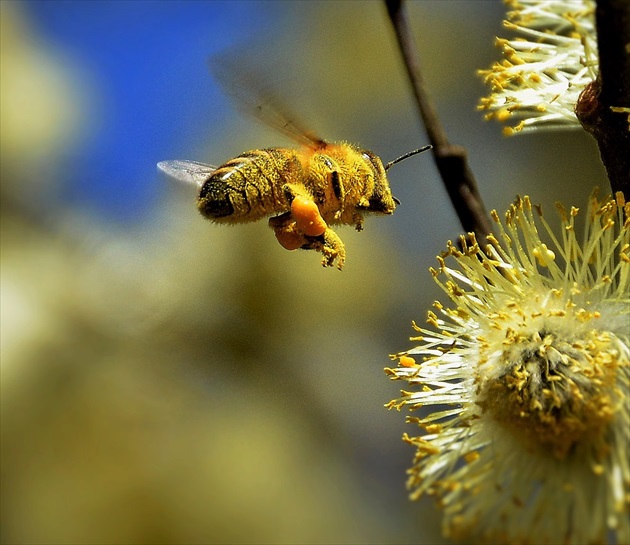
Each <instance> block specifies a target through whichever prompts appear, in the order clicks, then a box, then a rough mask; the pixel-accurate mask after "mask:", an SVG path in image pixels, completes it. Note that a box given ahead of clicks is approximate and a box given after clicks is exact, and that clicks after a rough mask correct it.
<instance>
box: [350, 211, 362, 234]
mask: <svg viewBox="0 0 630 545" xmlns="http://www.w3.org/2000/svg"><path fill="white" fill-rule="evenodd" d="M352 221H353V222H354V228H355V229H356V230H357V231H363V214H361V213H359V212H355V214H354V215H353V216H352Z"/></svg>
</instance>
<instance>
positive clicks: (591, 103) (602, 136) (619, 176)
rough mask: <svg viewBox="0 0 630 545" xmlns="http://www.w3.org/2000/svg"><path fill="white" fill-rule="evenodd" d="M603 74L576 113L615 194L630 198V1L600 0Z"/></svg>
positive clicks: (599, 40)
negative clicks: (596, 151)
mask: <svg viewBox="0 0 630 545" xmlns="http://www.w3.org/2000/svg"><path fill="white" fill-rule="evenodd" d="M595 20H596V25H597V48H598V52H599V74H598V75H597V79H596V80H595V81H593V82H591V83H590V84H589V85H587V86H586V88H585V89H584V91H582V94H581V95H580V98H579V99H578V101H577V104H576V105H575V114H576V115H577V117H578V119H579V120H580V123H582V126H583V127H584V129H585V130H586V131H588V132H589V133H591V134H592V135H593V137H594V138H595V140H597V145H598V146H599V153H600V155H601V158H602V162H603V163H604V166H605V167H606V172H607V173H608V179H609V180H610V185H611V188H612V191H613V193H615V192H617V191H623V192H624V193H625V195H626V197H628V196H630V121H629V118H630V112H627V111H626V112H625V113H624V112H619V111H614V110H612V109H611V108H620V107H625V108H630V2H628V0H598V1H597V9H596V12H595Z"/></svg>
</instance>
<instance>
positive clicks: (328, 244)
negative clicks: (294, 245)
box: [302, 227, 346, 270]
mask: <svg viewBox="0 0 630 545" xmlns="http://www.w3.org/2000/svg"><path fill="white" fill-rule="evenodd" d="M306 238H307V243H306V244H305V245H304V246H302V248H304V249H305V250H315V251H317V252H321V253H322V254H323V255H324V257H323V258H322V265H323V266H324V267H332V266H333V265H334V264H335V260H336V261H337V268H338V269H339V270H341V269H342V268H343V265H344V263H345V261H346V247H345V245H344V243H343V242H342V240H341V239H340V238H339V235H337V233H335V232H334V231H333V230H332V229H331V228H330V227H327V228H326V230H325V231H324V233H323V234H322V235H320V236H318V237H306Z"/></svg>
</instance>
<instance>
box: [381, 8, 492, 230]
mask: <svg viewBox="0 0 630 545" xmlns="http://www.w3.org/2000/svg"><path fill="white" fill-rule="evenodd" d="M385 4H386V6H387V12H388V14H389V18H390V19H391V22H392V25H393V27H394V31H395V32H396V38H397V40H398V46H399V47H400V51H401V53H402V57H403V60H404V62H405V67H406V69H407V74H408V75H409V80H410V82H411V87H412V89H413V93H414V96H415V98H416V104H417V105H418V109H419V110H420V115H421V117H422V121H423V123H424V126H425V129H426V131H427V135H428V137H429V141H430V143H431V145H432V146H433V157H434V159H435V163H436V166H437V168H438V171H439V173H440V176H441V177H442V181H443V183H444V186H445V187H446V191H447V192H448V195H449V197H450V199H451V203H452V204H453V207H454V208H455V212H456V213H457V216H458V218H459V221H460V223H461V224H462V227H463V228H464V230H465V231H466V232H474V233H475V235H476V236H477V240H479V242H484V241H485V238H486V235H488V234H489V233H490V219H489V218H488V214H487V212H486V210H485V207H484V204H483V201H482V200H481V196H480V194H479V191H478V189H477V182H476V181H475V178H474V176H473V173H472V171H471V170H470V167H469V166H468V161H467V159H466V150H465V149H464V148H463V147H461V146H455V145H453V144H451V143H450V142H449V141H448V138H447V136H446V132H445V131H444V127H443V126H442V124H441V122H440V119H439V117H438V115H437V112H436V110H435V108H434V107H433V103H432V101H431V98H430V96H429V93H428V91H427V88H426V85H425V82H424V79H423V77H422V71H421V70H420V62H419V60H418V55H417V53H416V51H417V47H416V44H415V41H414V39H413V35H412V33H411V29H410V27H409V21H408V17H407V12H406V10H405V7H404V5H403V0H385Z"/></svg>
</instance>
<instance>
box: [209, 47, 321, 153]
mask: <svg viewBox="0 0 630 545" xmlns="http://www.w3.org/2000/svg"><path fill="white" fill-rule="evenodd" d="M248 53H250V54H249V55H248ZM248 56H249V57H250V58H249V59H248ZM209 65H210V71H211V72H212V74H213V76H214V77H215V79H216V80H217V81H218V82H219V84H220V85H221V87H222V89H223V90H224V91H225V93H226V94H227V95H228V96H230V97H231V98H232V99H233V100H234V102H235V104H236V106H237V107H238V108H239V110H241V111H243V112H245V113H247V114H249V115H252V116H253V117H255V118H256V119H258V120H259V121H262V122H263V123H264V124H265V125H268V126H270V127H272V128H274V129H276V130H277V131H279V132H281V133H283V134H285V135H286V136H288V137H289V138H292V139H293V140H295V141H296V142H298V143H299V144H302V145H305V146H310V147H315V148H322V147H324V146H326V141H325V140H324V139H322V138H320V137H318V136H317V135H316V134H315V133H314V132H313V131H311V130H309V129H307V128H306V126H305V125H304V124H303V123H302V121H300V119H299V117H298V116H297V115H295V113H294V112H291V111H290V110H289V108H288V107H287V105H286V104H285V102H286V101H283V100H282V99H281V98H280V93H279V92H278V91H277V90H276V89H275V88H274V83H276V85H277V82H274V80H273V79H272V78H273V73H274V72H273V71H272V70H270V71H264V70H263V69H262V68H261V67H260V66H257V67H256V68H253V67H252V59H251V52H247V51H237V52H236V53H234V52H231V53H229V54H223V55H218V56H215V57H213V58H211V59H210V62H209ZM263 72H264V73H263Z"/></svg>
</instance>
